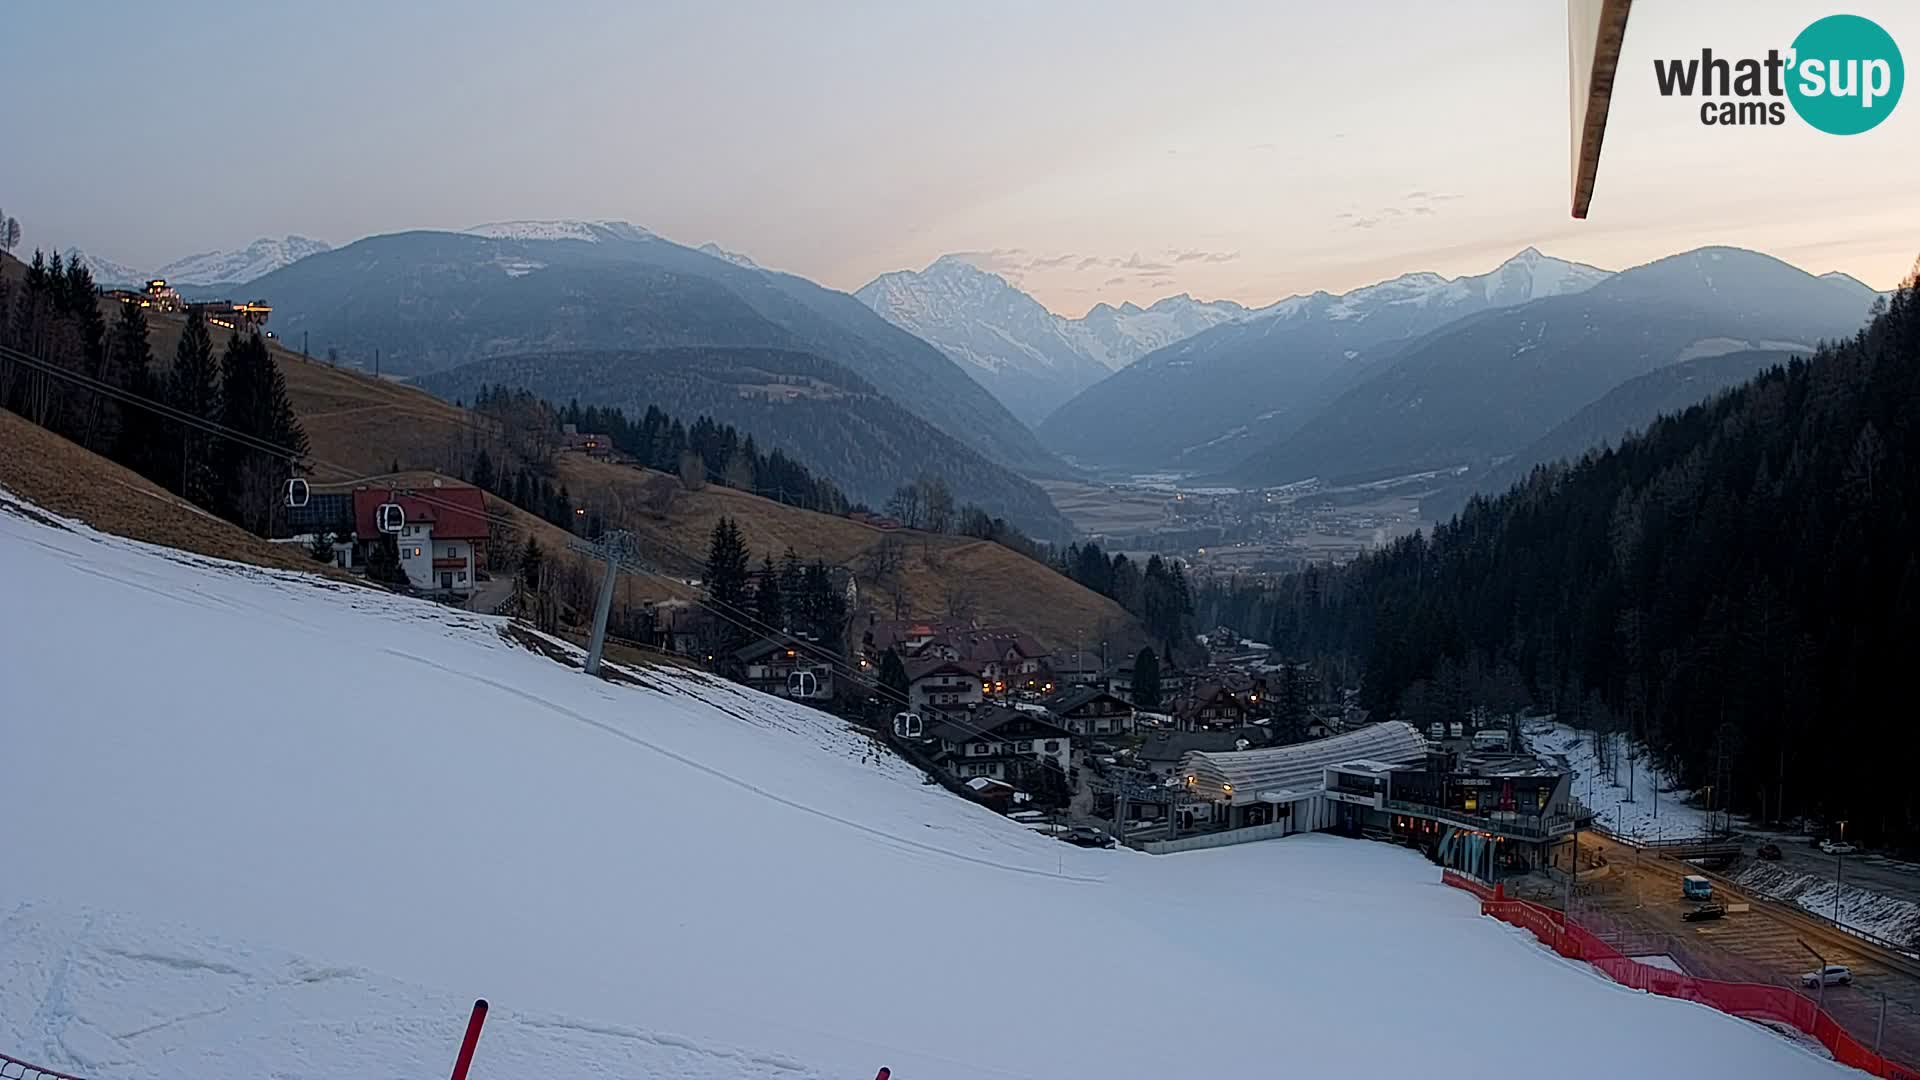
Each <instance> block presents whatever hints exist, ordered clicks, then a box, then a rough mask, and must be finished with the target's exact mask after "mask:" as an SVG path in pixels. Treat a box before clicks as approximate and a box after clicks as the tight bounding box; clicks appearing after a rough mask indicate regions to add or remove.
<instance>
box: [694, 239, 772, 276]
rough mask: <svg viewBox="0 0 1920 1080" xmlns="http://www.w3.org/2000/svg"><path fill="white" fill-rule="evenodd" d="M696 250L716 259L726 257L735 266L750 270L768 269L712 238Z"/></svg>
mask: <svg viewBox="0 0 1920 1080" xmlns="http://www.w3.org/2000/svg"><path fill="white" fill-rule="evenodd" d="M695 250H696V251H701V252H704V253H706V254H708V255H711V256H713V257H714V258H716V259H725V260H727V261H728V262H730V263H732V264H733V265H735V266H744V267H746V268H747V269H749V270H764V269H766V268H765V267H763V266H761V265H760V264H759V263H757V262H754V261H753V260H752V259H749V258H747V257H746V256H745V255H742V254H740V253H739V252H737V251H728V250H727V249H726V248H723V247H721V246H720V245H719V244H716V243H714V242H712V241H711V240H709V241H708V242H706V243H704V244H701V245H700V246H699V247H698V248H696V249H695Z"/></svg>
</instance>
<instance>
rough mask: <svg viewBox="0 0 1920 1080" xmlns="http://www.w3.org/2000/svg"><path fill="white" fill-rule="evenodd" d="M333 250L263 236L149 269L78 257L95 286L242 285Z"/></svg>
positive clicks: (301, 240) (294, 239) (296, 238)
mask: <svg viewBox="0 0 1920 1080" xmlns="http://www.w3.org/2000/svg"><path fill="white" fill-rule="evenodd" d="M332 250H333V247H332V245H330V244H328V243H326V242H325V241H323V240H310V239H308V238H307V237H304V236H282V237H272V236H263V237H261V238H260V239H258V240H255V241H254V242H253V243H251V244H248V245H247V246H246V247H244V248H240V249H238V250H234V251H203V252H200V253H199V254H197V255H188V256H187V257H186V258H183V259H175V260H173V261H172V262H170V263H167V264H166V265H164V266H161V267H159V268H157V269H152V270H142V269H140V268H138V267H136V266H132V265H129V264H127V263H120V262H115V261H113V260H112V259H105V258H101V257H100V256H98V255H85V254H83V255H81V256H80V257H81V258H82V259H83V260H85V262H86V265H87V269H88V270H89V271H90V272H91V273H92V274H93V280H94V283H95V284H97V285H102V286H113V285H120V286H130V285H144V284H146V282H147V281H148V280H149V279H151V278H165V279H166V280H167V281H168V282H170V283H171V284H173V285H174V286H175V287H178V286H182V285H198V286H207V285H244V284H246V283H247V282H249V281H252V280H253V279H255V278H258V277H264V276H266V275H267V274H271V273H273V272H274V271H275V270H278V269H280V268H281V267H283V266H291V265H292V264H294V263H295V262H298V261H299V260H301V259H304V258H306V257H307V256H309V255H317V254H319V253H320V252H323V251H332ZM76 254H79V253H78V251H77V250H69V251H68V252H67V258H68V259H72V258H73V257H74V256H75V255H76Z"/></svg>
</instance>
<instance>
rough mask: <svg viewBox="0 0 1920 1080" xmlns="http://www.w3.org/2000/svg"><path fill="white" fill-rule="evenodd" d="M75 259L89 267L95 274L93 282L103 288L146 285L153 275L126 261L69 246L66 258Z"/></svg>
mask: <svg viewBox="0 0 1920 1080" xmlns="http://www.w3.org/2000/svg"><path fill="white" fill-rule="evenodd" d="M75 259H78V260H80V263H81V265H83V266H85V267H86V268H87V272H88V273H90V274H92V275H93V283H94V284H95V285H98V286H100V287H102V288H108V287H112V286H115V285H144V284H146V282H147V279H148V278H150V277H152V276H153V275H151V274H146V273H142V272H141V271H139V270H136V269H134V268H133V267H131V266H128V265H127V264H126V263H118V262H114V261H113V260H112V259H103V258H101V257H100V256H98V255H89V254H87V253H86V252H84V251H81V250H80V249H79V248H68V249H67V251H66V260H67V261H68V262H69V263H71V262H73V261H74V260H75Z"/></svg>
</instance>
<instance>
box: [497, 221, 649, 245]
mask: <svg viewBox="0 0 1920 1080" xmlns="http://www.w3.org/2000/svg"><path fill="white" fill-rule="evenodd" d="M465 231H466V232H469V233H472V234H473V235H475V236H486V237H491V238H493V239H495V240H585V241H586V242H588V243H590V244H593V243H599V242H600V241H602V240H651V239H654V238H655V236H656V234H655V233H654V232H653V231H652V230H650V229H645V228H642V227H640V226H638V225H635V224H634V223H633V222H631V221H575V220H567V219H561V220H554V221H495V222H492V223H490V224H486V225H475V226H474V227H472V228H470V229H467V230H465Z"/></svg>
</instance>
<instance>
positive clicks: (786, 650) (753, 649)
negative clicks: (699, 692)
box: [733, 635, 836, 701]
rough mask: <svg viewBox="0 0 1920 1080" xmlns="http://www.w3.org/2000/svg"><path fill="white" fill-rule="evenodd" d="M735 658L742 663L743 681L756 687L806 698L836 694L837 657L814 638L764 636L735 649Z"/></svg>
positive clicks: (787, 695)
mask: <svg viewBox="0 0 1920 1080" xmlns="http://www.w3.org/2000/svg"><path fill="white" fill-rule="evenodd" d="M733 659H734V661H735V663H737V664H738V665H739V667H740V670H741V673H742V676H741V677H742V681H744V682H745V683H746V684H747V685H748V686H751V687H753V688H754V689H755V690H759V691H762V692H764V693H768V694H773V695H775V696H776V697H784V698H796V699H802V700H806V701H827V700H831V699H832V698H833V696H834V692H835V689H836V687H835V684H834V680H833V669H834V661H835V659H836V658H835V657H834V656H833V655H832V654H831V653H829V652H828V651H827V650H825V649H823V648H821V647H820V646H819V645H817V644H815V643H813V642H811V641H806V640H804V639H802V638H797V637H792V636H789V635H782V636H780V637H763V638H761V639H759V640H758V641H755V642H753V643H752V644H750V645H746V646H744V647H742V648H740V649H738V650H736V651H735V652H734V654H733ZM809 675H811V680H809V679H808V676H809Z"/></svg>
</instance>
